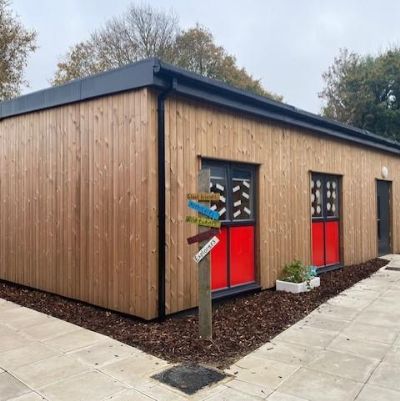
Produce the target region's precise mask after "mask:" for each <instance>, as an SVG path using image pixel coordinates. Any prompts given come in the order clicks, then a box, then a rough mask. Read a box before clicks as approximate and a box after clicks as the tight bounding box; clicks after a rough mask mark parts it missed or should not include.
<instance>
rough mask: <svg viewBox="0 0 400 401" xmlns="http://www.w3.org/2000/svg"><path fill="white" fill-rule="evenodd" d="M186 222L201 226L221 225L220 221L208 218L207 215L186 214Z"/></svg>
mask: <svg viewBox="0 0 400 401" xmlns="http://www.w3.org/2000/svg"><path fill="white" fill-rule="evenodd" d="M186 222H188V223H195V224H197V225H199V226H204V227H214V228H220V227H221V222H220V221H217V220H213V219H207V218H206V217H197V216H186Z"/></svg>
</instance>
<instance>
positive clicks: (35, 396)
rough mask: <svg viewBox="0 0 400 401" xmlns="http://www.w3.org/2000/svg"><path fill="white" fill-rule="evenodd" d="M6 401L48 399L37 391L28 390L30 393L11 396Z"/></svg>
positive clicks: (43, 400)
mask: <svg viewBox="0 0 400 401" xmlns="http://www.w3.org/2000/svg"><path fill="white" fill-rule="evenodd" d="M8 401H48V400H46V398H44V397H42V396H41V395H40V394H38V393H35V392H30V393H27V394H24V395H21V397H17V398H12V399H10V400H8Z"/></svg>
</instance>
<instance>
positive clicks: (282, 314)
mask: <svg viewBox="0 0 400 401" xmlns="http://www.w3.org/2000/svg"><path fill="white" fill-rule="evenodd" d="M385 264H387V262H386V261H383V260H381V259H374V260H370V261H368V262H366V263H362V264H359V265H353V266H348V267H344V268H343V269H341V270H336V271H332V272H328V273H325V274H323V275H321V286H320V287H319V288H317V289H314V290H313V291H311V292H308V293H303V294H299V295H295V294H289V293H284V292H276V291H273V290H267V291H262V292H259V293H257V294H252V295H248V296H243V297H240V298H235V299H231V300H228V301H225V302H223V303H220V304H217V305H215V306H214V318H213V322H214V328H213V329H214V339H213V341H209V342H205V341H201V340H199V339H198V327H197V315H196V313H195V312H193V313H191V314H187V315H184V316H183V315H181V316H173V317H170V318H168V319H166V320H165V321H163V322H145V321H143V320H140V319H136V318H132V317H127V316H124V315H121V314H119V313H116V312H111V311H105V310H104V309H101V308H97V307H95V306H91V305H87V304H85V303H82V302H77V301H73V300H70V299H66V298H63V297H61V296H57V295H52V294H48V293H45V292H42V291H38V290H33V289H28V288H26V287H23V286H19V285H15V284H11V283H8V282H4V281H0V298H3V299H6V300H9V301H12V302H15V303H17V304H20V305H23V306H26V307H28V308H32V309H35V310H37V311H40V312H43V313H46V314H49V315H51V316H54V317H57V318H59V319H63V320H66V321H68V322H71V323H74V324H76V325H78V326H82V327H85V328H87V329H90V330H93V331H96V332H98V333H102V334H105V335H107V336H110V337H112V338H114V339H116V340H119V341H121V342H123V343H126V344H129V345H132V346H135V347H137V348H140V349H142V350H143V351H146V352H149V353H150V354H153V355H156V356H158V357H160V358H164V359H166V360H169V361H172V362H190V363H196V362H197V363H205V364H209V365H213V366H217V367H225V366H227V365H229V364H230V363H232V362H233V361H234V360H236V359H238V358H239V357H241V356H244V355H246V354H247V353H249V352H250V351H252V350H254V349H256V348H257V347H259V346H261V345H262V344H264V343H265V342H267V341H268V340H270V339H271V338H273V337H274V336H276V335H277V334H279V333H280V332H281V331H283V330H285V329H286V328H287V327H289V326H291V325H292V324H294V323H296V322H297V321H298V320H300V319H302V318H303V317H304V316H306V315H307V314H308V313H310V312H311V311H312V310H313V309H315V308H316V307H317V306H318V305H320V304H322V303H323V302H325V301H326V300H328V299H329V298H331V297H333V296H335V295H336V294H338V293H340V292H341V291H343V290H345V289H346V288H349V287H351V286H352V285H353V284H355V283H356V282H358V281H360V280H362V279H364V278H367V277H369V276H370V275H371V274H373V273H374V272H376V271H377V270H378V269H379V268H381V267H382V266H384V265H385Z"/></svg>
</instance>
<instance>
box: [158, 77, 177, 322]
mask: <svg viewBox="0 0 400 401" xmlns="http://www.w3.org/2000/svg"><path fill="white" fill-rule="evenodd" d="M176 86H177V80H176V78H174V79H173V80H172V81H171V85H170V87H168V88H167V89H165V90H164V91H163V92H161V93H160V94H159V95H158V97H157V113H158V115H157V117H158V135H157V137H158V146H157V155H158V318H159V319H160V320H163V319H164V318H165V245H166V244H165V99H166V98H167V96H168V95H169V94H170V93H171V92H172V91H173V90H175V89H176Z"/></svg>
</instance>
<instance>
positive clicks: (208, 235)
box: [186, 228, 219, 244]
mask: <svg viewBox="0 0 400 401" xmlns="http://www.w3.org/2000/svg"><path fill="white" fill-rule="evenodd" d="M218 233H219V230H217V229H215V228H212V229H211V230H207V231H203V232H201V233H199V234H197V235H193V237H189V238H187V239H186V241H187V243H188V244H194V243H196V242H201V241H205V240H207V239H210V238H211V237H214V235H217V234H218Z"/></svg>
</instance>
